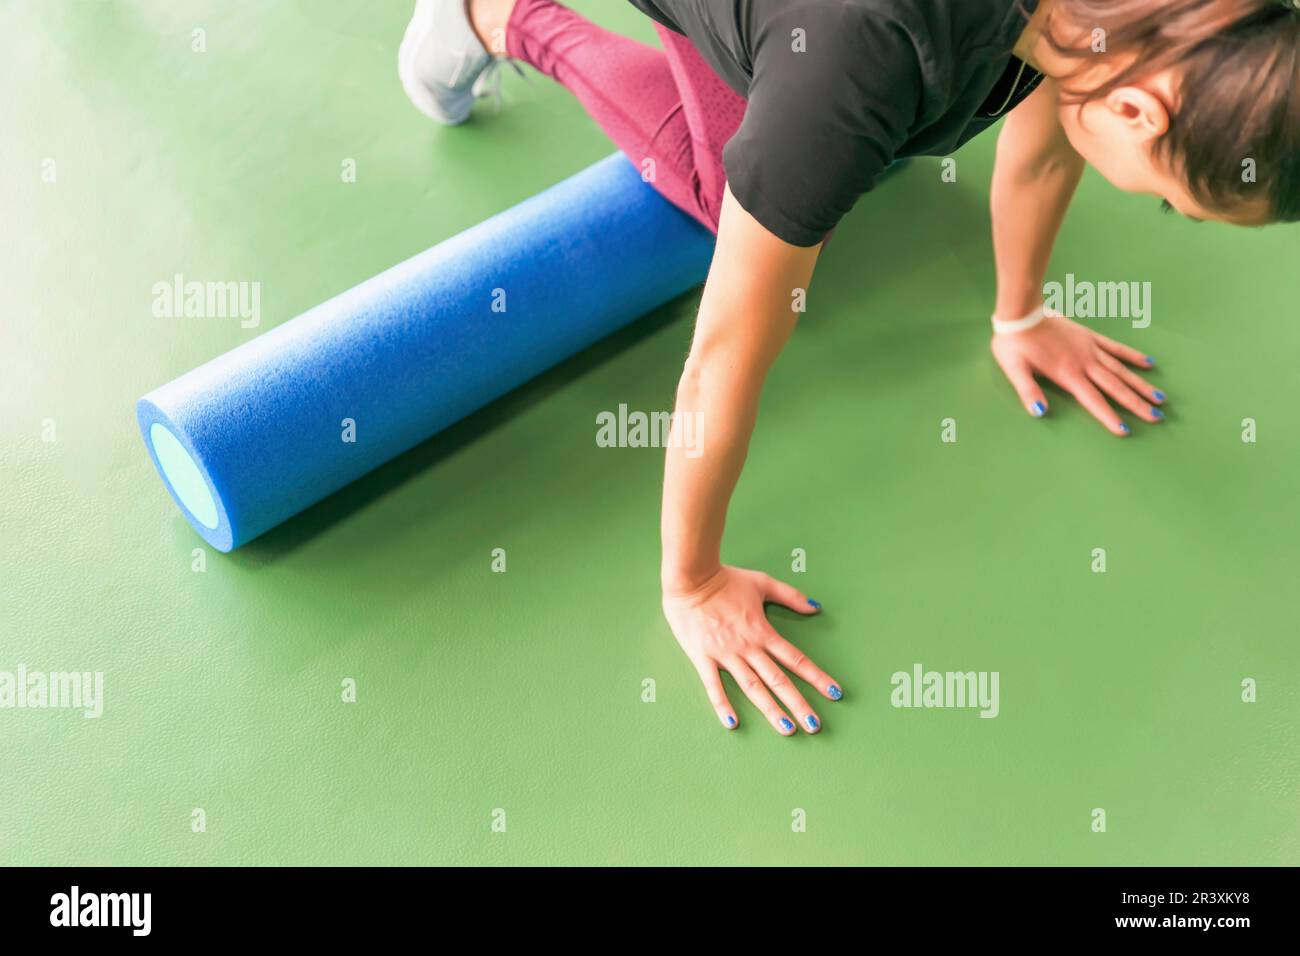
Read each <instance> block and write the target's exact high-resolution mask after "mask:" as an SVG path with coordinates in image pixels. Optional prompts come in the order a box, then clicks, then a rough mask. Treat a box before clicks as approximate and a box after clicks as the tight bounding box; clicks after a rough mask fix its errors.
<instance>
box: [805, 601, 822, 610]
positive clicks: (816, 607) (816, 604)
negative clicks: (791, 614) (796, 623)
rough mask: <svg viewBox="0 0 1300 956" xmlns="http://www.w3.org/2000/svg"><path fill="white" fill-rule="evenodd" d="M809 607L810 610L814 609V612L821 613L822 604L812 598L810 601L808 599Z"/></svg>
mask: <svg viewBox="0 0 1300 956" xmlns="http://www.w3.org/2000/svg"><path fill="white" fill-rule="evenodd" d="M808 606H809V607H810V608H812V609H813V610H814V611H820V610H821V609H822V602H821V601H814V600H813V599H812V598H809V599H808Z"/></svg>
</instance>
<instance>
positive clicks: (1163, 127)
mask: <svg viewBox="0 0 1300 956" xmlns="http://www.w3.org/2000/svg"><path fill="white" fill-rule="evenodd" d="M1106 108H1107V109H1108V110H1110V112H1111V115H1112V116H1113V118H1114V119H1116V120H1118V121H1119V122H1121V123H1123V124H1124V125H1125V126H1127V127H1128V128H1129V129H1130V131H1131V132H1132V133H1134V134H1136V135H1138V136H1140V137H1141V138H1143V139H1158V138H1160V137H1161V136H1164V135H1165V133H1167V132H1169V110H1167V109H1166V108H1165V104H1164V101H1163V100H1161V99H1160V97H1158V96H1156V95H1155V94H1153V93H1148V92H1147V91H1146V90H1144V89H1142V88H1141V87H1138V86H1121V87H1120V88H1119V89H1117V90H1113V91H1111V93H1110V95H1108V96H1107V97H1106Z"/></svg>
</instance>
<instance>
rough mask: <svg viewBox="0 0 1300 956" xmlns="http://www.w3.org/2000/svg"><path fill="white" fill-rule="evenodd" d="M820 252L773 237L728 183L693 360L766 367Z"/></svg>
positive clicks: (792, 319)
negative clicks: (721, 358)
mask: <svg viewBox="0 0 1300 956" xmlns="http://www.w3.org/2000/svg"><path fill="white" fill-rule="evenodd" d="M820 252H821V245H820V244H817V245H813V246H796V245H793V244H792V243H788V242H786V241H785V240H783V239H780V238H778V237H777V236H775V235H773V234H772V232H771V231H769V230H768V229H767V227H765V226H764V225H763V224H762V223H760V222H759V221H758V220H757V219H755V218H754V217H753V216H752V215H750V213H748V212H747V211H746V210H745V208H744V207H743V206H741V205H740V203H739V202H737V201H736V197H735V196H733V195H732V193H731V189H730V187H728V188H727V190H726V192H725V193H724V195H723V198H722V216H721V219H720V221H719V225H718V242H717V246H716V247H715V249H714V253H713V265H712V266H711V267H710V269H709V277H708V280H707V281H706V282H705V284H704V296H703V298H702V300H701V302H700V314H699V319H698V321H697V323H696V327H695V340H694V343H693V345H692V348H691V353H692V356H693V358H695V359H697V360H698V359H701V358H704V357H706V356H715V355H719V354H721V355H722V356H724V360H725V361H728V362H730V363H734V364H739V365H743V366H745V367H749V368H759V369H762V370H765V369H766V368H767V367H768V366H770V365H771V363H772V362H773V361H774V360H775V359H776V357H777V355H778V354H780V351H781V348H782V347H783V346H784V345H785V342H786V340H787V339H788V338H789V337H790V333H791V331H792V330H793V329H794V325H795V322H796V320H797V319H798V318H799V314H800V311H801V305H802V300H803V297H804V296H805V295H806V293H807V289H808V284H809V282H810V281H811V279H812V274H813V269H814V267H815V266H816V264H817V256H818V255H819V253H820Z"/></svg>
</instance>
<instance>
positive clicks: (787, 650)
mask: <svg viewBox="0 0 1300 956" xmlns="http://www.w3.org/2000/svg"><path fill="white" fill-rule="evenodd" d="M767 651H768V653H769V654H771V655H772V656H773V657H775V658H776V660H777V663H779V664H780V665H781V666H782V667H784V668H785V669H786V670H788V671H791V672H793V673H794V674H796V675H797V676H798V677H799V679H800V680H801V681H803V682H804V683H806V684H810V685H812V686H813V687H816V688H817V690H819V691H820V692H821V694H822V696H823V697H826V698H827V699H828V700H839V699H840V698H841V697H843V696H844V692H843V691H842V690H840V684H839V681H837V680H836V679H835V678H833V677H831V675H830V674H827V673H826V672H825V671H824V670H822V669H821V668H820V667H818V666H817V665H816V664H814V663H813V662H812V661H810V660H808V656H807V655H806V654H804V652H803V651H801V650H799V648H797V647H795V646H794V645H793V644H791V643H790V642H789V641H787V640H786V639H785V638H784V637H782V636H781V635H780V634H777V633H776V632H775V631H773V632H772V635H771V637H769V638H768V641H767Z"/></svg>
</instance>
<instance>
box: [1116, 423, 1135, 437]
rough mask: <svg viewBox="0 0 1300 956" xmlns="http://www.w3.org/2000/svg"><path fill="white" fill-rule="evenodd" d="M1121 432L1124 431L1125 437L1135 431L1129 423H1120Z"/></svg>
mask: <svg viewBox="0 0 1300 956" xmlns="http://www.w3.org/2000/svg"><path fill="white" fill-rule="evenodd" d="M1119 430H1120V431H1122V432H1123V433H1124V434H1125V435H1127V434H1128V433H1129V432H1131V431H1132V430H1133V429H1131V428H1129V427H1128V424H1127V423H1125V422H1120V423H1119Z"/></svg>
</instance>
